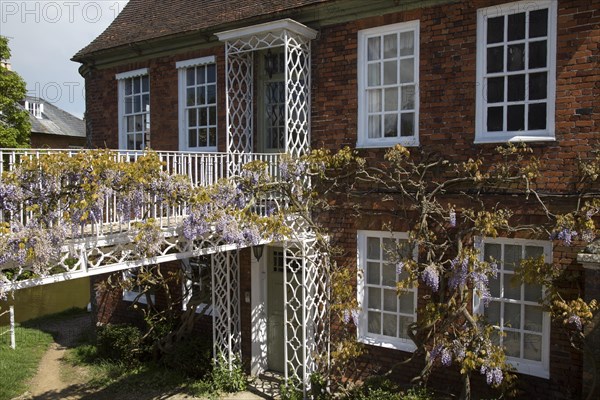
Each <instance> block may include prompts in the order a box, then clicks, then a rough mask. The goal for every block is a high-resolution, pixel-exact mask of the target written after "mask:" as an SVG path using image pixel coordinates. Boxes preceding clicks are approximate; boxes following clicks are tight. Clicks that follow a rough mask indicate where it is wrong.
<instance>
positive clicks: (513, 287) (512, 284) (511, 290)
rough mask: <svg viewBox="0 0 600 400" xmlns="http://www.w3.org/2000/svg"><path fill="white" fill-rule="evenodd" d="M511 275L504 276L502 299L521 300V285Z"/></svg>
mask: <svg viewBox="0 0 600 400" xmlns="http://www.w3.org/2000/svg"><path fill="white" fill-rule="evenodd" d="M513 276H514V275H512V274H505V275H504V298H506V299H513V300H521V283H520V282H518V281H517V280H516V279H513Z"/></svg>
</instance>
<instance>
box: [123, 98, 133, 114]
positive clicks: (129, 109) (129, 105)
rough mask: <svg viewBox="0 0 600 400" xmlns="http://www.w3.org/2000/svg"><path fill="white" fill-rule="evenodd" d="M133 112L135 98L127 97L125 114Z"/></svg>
mask: <svg viewBox="0 0 600 400" xmlns="http://www.w3.org/2000/svg"><path fill="white" fill-rule="evenodd" d="M132 112H133V99H132V98H131V97H127V98H126V99H125V114H131V113H132Z"/></svg>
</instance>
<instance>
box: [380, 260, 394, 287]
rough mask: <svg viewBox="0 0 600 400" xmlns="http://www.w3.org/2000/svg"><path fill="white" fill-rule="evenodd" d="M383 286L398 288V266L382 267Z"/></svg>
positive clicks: (386, 265)
mask: <svg viewBox="0 0 600 400" xmlns="http://www.w3.org/2000/svg"><path fill="white" fill-rule="evenodd" d="M381 277H382V283H381V284H382V285H383V286H390V287H394V288H395V287H396V266H395V265H394V264H383V265H382V274H381Z"/></svg>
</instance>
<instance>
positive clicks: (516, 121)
mask: <svg viewBox="0 0 600 400" xmlns="http://www.w3.org/2000/svg"><path fill="white" fill-rule="evenodd" d="M507 118H508V121H507V129H508V130H509V131H523V130H525V106H524V105H518V106H508V116H507Z"/></svg>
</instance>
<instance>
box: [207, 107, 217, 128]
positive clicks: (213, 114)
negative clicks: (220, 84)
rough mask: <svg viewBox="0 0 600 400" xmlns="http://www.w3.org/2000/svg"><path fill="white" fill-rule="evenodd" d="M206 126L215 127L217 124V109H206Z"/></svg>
mask: <svg viewBox="0 0 600 400" xmlns="http://www.w3.org/2000/svg"><path fill="white" fill-rule="evenodd" d="M208 124H209V125H216V124H217V108H216V107H214V106H213V107H208Z"/></svg>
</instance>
